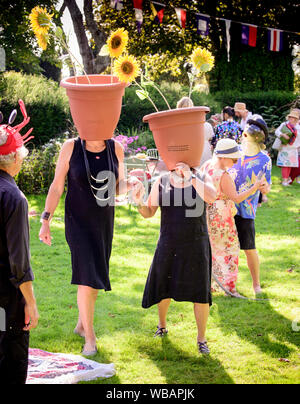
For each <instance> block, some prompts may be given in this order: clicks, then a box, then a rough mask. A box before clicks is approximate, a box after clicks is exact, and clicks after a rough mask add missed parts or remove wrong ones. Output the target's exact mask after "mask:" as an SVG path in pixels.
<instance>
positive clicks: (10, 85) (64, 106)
mask: <svg viewBox="0 0 300 404" xmlns="http://www.w3.org/2000/svg"><path fill="white" fill-rule="evenodd" d="M2 77H3V81H4V83H2V85H1V86H0V99H1V103H0V110H1V111H2V113H3V115H4V122H7V120H8V117H9V114H10V113H11V111H12V110H13V109H15V108H16V109H17V111H18V117H17V119H16V124H17V123H19V122H21V121H22V120H23V117H22V115H21V112H20V111H19V108H18V100H19V99H20V98H21V99H22V100H23V101H24V102H25V105H26V109H27V112H28V115H29V116H30V124H28V126H27V127H28V129H29V128H30V126H29V125H31V126H32V127H33V128H34V132H33V135H34V139H33V140H32V143H33V144H34V145H42V144H44V143H47V142H48V141H49V140H50V139H52V138H54V137H55V136H56V135H61V134H62V133H64V132H65V131H66V130H67V129H68V126H69V124H70V120H71V117H70V112H69V102H68V98H67V96H66V94H65V90H64V89H62V88H61V87H59V85H58V84H57V83H56V82H54V81H52V80H49V79H46V78H45V77H43V76H37V75H25V74H22V73H16V72H6V73H4V74H3V76H2ZM27 127H26V128H27ZM26 128H24V129H23V132H22V133H25V132H26Z"/></svg>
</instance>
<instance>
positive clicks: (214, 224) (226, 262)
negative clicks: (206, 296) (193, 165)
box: [201, 138, 260, 297]
mask: <svg viewBox="0 0 300 404" xmlns="http://www.w3.org/2000/svg"><path fill="white" fill-rule="evenodd" d="M240 158H242V153H241V151H240V148H239V145H238V144H237V143H236V141H235V140H234V139H229V138H227V139H221V140H219V141H218V143H217V144H216V148H215V151H214V156H213V159H212V160H210V161H208V162H206V163H205V164H204V165H203V166H202V167H201V172H202V173H205V175H208V176H209V177H211V179H212V182H213V185H214V187H215V188H216V190H217V199H216V200H215V201H214V202H213V203H209V204H208V206H207V224H208V232H209V237H210V244H211V249H212V272H213V274H214V276H215V277H216V278H217V279H218V282H219V283H221V285H222V286H223V289H224V290H226V291H227V292H226V293H228V294H231V295H234V296H236V297H239V296H240V295H239V294H238V292H237V290H236V283H237V278H238V263H239V253H240V247H239V239H238V234H237V230H236V226H235V221H234V216H235V214H236V211H237V210H236V208H235V203H240V202H242V201H243V200H245V199H246V198H248V197H249V196H251V195H252V194H253V193H256V191H257V189H258V187H259V186H260V181H259V180H257V181H256V182H255V183H254V184H253V185H252V186H251V187H249V189H247V190H243V191H242V192H240V193H238V192H237V191H236V186H235V183H234V181H233V180H232V178H231V176H230V174H229V171H228V170H229V169H230V168H231V167H232V166H233V165H234V164H235V163H237V161H238V160H239V159H240ZM215 287H217V285H214V288H215Z"/></svg>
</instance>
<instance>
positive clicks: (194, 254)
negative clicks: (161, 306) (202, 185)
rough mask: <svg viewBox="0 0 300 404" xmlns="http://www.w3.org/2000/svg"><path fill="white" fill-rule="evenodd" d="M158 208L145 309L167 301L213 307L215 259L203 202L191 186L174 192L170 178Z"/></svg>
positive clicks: (165, 178) (164, 184) (161, 191)
mask: <svg viewBox="0 0 300 404" xmlns="http://www.w3.org/2000/svg"><path fill="white" fill-rule="evenodd" d="M178 201H179V203H178ZM181 201H183V203H181ZM192 202H194V206H192ZM165 205H169V206H165ZM176 205H181V206H176ZM159 206H160V208H161V229H160V237H159V240H158V244H157V248H156V251H155V255H154V258H153V262H152V265H151V267H150V271H149V275H148V279H147V282H146V286H145V290H144V296H143V301H142V307H143V308H145V309H146V308H149V307H151V306H152V305H154V304H157V303H159V302H160V301H161V300H163V299H167V298H172V299H174V300H176V301H188V302H193V303H203V304H205V303H208V304H210V305H211V304H212V298H211V266H212V258H211V248H210V241H209V235H208V231H207V223H206V206H205V203H204V201H203V200H202V199H201V198H200V196H199V195H198V193H197V192H196V190H195V189H194V187H192V186H190V187H188V188H185V189H181V188H174V187H173V186H172V185H171V184H170V182H169V180H168V175H167V176H163V177H162V178H161V183H160V189H159ZM195 207H198V210H197V212H196V211H195V210H193V209H195ZM188 212H189V213H188ZM189 216H192V217H189Z"/></svg>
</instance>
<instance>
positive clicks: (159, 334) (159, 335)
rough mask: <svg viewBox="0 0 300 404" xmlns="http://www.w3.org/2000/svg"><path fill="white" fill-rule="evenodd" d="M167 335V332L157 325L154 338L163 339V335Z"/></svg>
mask: <svg viewBox="0 0 300 404" xmlns="http://www.w3.org/2000/svg"><path fill="white" fill-rule="evenodd" d="M167 334H168V330H167V329H166V328H164V327H160V326H159V325H158V326H157V331H156V333H155V334H154V337H164V336H165V335H167Z"/></svg>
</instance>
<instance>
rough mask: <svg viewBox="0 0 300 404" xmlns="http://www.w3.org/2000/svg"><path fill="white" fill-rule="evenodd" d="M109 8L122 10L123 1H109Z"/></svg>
mask: <svg viewBox="0 0 300 404" xmlns="http://www.w3.org/2000/svg"><path fill="white" fill-rule="evenodd" d="M110 7H112V8H115V9H116V10H119V11H120V10H122V9H123V0H110Z"/></svg>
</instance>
